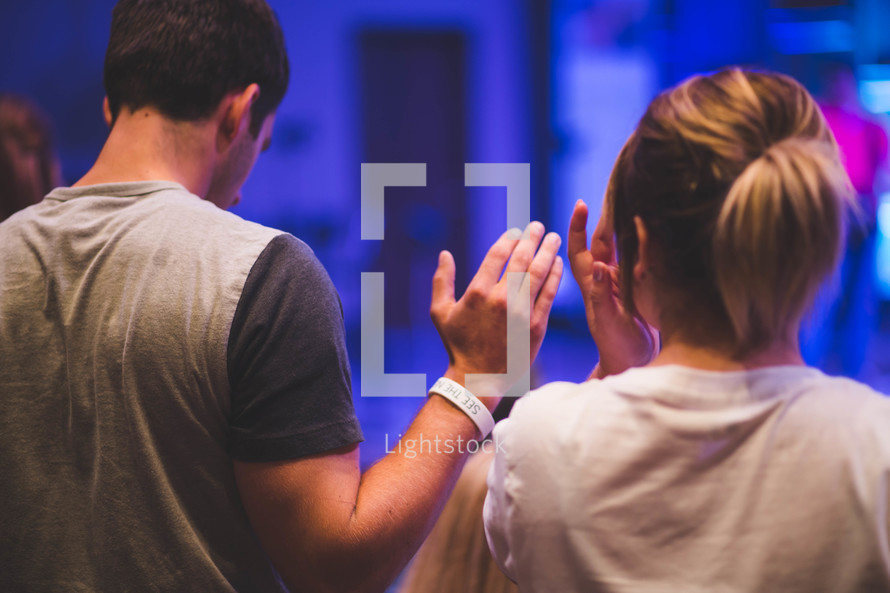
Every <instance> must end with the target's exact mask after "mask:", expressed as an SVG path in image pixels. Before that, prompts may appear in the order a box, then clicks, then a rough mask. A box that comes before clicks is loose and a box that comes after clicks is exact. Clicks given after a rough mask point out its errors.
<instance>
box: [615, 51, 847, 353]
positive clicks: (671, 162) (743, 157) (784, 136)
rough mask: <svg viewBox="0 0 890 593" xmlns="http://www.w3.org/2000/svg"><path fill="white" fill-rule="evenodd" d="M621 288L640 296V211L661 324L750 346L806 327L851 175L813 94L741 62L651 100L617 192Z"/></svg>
mask: <svg viewBox="0 0 890 593" xmlns="http://www.w3.org/2000/svg"><path fill="white" fill-rule="evenodd" d="M606 201H607V206H608V207H609V208H610V209H611V215H612V217H613V222H614V226H615V234H616V239H617V246H618V252H619V263H620V284H621V293H622V299H623V301H624V305H625V307H627V308H628V310H630V311H633V312H636V307H635V306H634V303H633V283H634V279H633V272H632V269H633V264H634V262H636V261H637V258H638V257H639V243H638V239H637V233H636V227H635V224H634V218H635V217H640V218H641V219H642V221H643V223H644V224H645V226H646V229H647V231H648V234H649V236H650V237H651V241H652V243H653V252H654V253H655V262H654V264H653V266H652V268H653V269H652V272H653V275H654V276H655V279H656V282H657V283H658V284H657V285H658V288H659V289H660V294H659V296H660V297H662V298H661V300H660V305H661V317H660V321H661V323H662V329H663V330H664V331H666V332H668V331H670V332H676V333H678V334H680V335H682V336H683V337H684V338H685V339H686V340H689V341H691V342H693V343H698V344H700V345H713V344H715V341H716V342H719V343H721V344H724V345H726V346H728V347H730V348H731V349H732V350H733V351H734V352H735V353H736V355H739V356H741V355H744V354H746V353H749V352H752V351H755V350H757V349H760V348H762V347H765V346H768V345H769V344H771V343H773V342H775V341H781V340H787V339H790V338H791V337H792V336H791V334H793V333H794V331H795V330H796V327H797V324H798V323H799V321H800V318H801V317H802V315H803V313H804V312H805V310H806V309H807V308H808V307H809V306H810V304H811V303H812V300H813V297H814V296H815V294H816V292H817V291H818V289H819V286H820V285H821V284H822V282H823V281H824V280H825V278H826V277H827V276H829V275H830V274H831V272H832V270H833V269H834V267H835V265H836V264H837V261H838V258H839V254H840V250H841V248H842V245H843V240H844V225H845V218H846V216H847V213H848V212H849V211H850V209H851V208H852V207H853V200H852V189H851V186H850V182H849V178H848V177H847V174H846V172H845V171H844V168H843V166H842V164H841V162H840V158H839V155H838V149H837V145H836V143H835V141H834V137H833V135H832V134H831V131H830V130H829V128H828V126H827V124H826V123H825V119H824V118H823V116H822V113H821V111H820V110H819V108H818V107H817V105H816V103H815V101H814V100H813V98H812V97H811V96H810V94H809V93H808V92H807V91H806V90H805V89H804V88H803V87H802V86H801V85H800V84H799V83H798V82H796V81H795V80H794V79H792V78H790V77H788V76H784V75H781V74H776V73H770V72H755V71H745V70H741V69H738V68H733V69H728V70H723V71H720V72H717V73H714V74H710V75H707V76H694V77H692V78H690V79H688V80H686V81H684V82H683V83H681V84H680V85H679V86H677V87H675V88H672V89H669V90H667V91H665V92H663V93H662V94H660V95H659V96H658V97H656V98H655V100H654V101H653V102H652V103H651V104H650V106H649V108H648V110H647V111H646V113H645V115H644V116H643V118H642V119H641V120H640V123H639V125H638V126H637V129H636V130H635V131H634V133H633V134H632V135H631V137H630V138H629V139H628V141H627V143H626V144H625V146H624V148H623V149H622V151H621V153H620V155H619V157H618V160H617V162H616V164H615V168H614V169H613V171H612V176H611V178H610V180H609V187H608V189H607V191H606Z"/></svg>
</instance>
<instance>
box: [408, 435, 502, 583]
mask: <svg viewBox="0 0 890 593" xmlns="http://www.w3.org/2000/svg"><path fill="white" fill-rule="evenodd" d="M493 459H494V454H493V453H487V452H485V451H484V450H481V451H480V452H479V453H476V454H475V455H473V456H472V457H471V458H470V459H469V461H467V465H466V466H465V467H464V471H463V472H462V473H461V475H460V478H459V479H458V481H457V484H456V485H455V487H454V492H453V493H452V494H451V497H450V498H449V499H448V503H447V504H446V505H445V508H444V509H443V511H442V515H441V516H440V517H439V520H438V521H437V522H436V526H435V527H434V528H433V531H432V532H431V533H430V536H429V537H428V538H427V540H426V542H425V543H424V544H423V547H421V548H420V551H419V552H418V553H417V555H416V556H415V557H414V561H413V562H412V563H411V566H410V568H409V569H408V572H407V573H406V575H405V580H404V582H403V584H402V585H401V587H400V589H399V593H518V591H519V589H518V588H517V587H516V585H515V584H514V583H513V582H512V581H510V580H509V579H508V578H507V577H506V576H504V573H503V572H501V570H500V569H499V568H498V567H497V565H496V564H495V562H494V558H492V556H491V552H489V551H488V543H487V542H486V539H485V530H484V527H483V525H482V505H483V503H484V502H485V494H486V492H487V488H486V483H485V479H486V476H487V475H488V468H489V467H490V466H491V462H492V460H493Z"/></svg>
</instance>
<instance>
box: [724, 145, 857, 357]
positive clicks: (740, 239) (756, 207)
mask: <svg viewBox="0 0 890 593" xmlns="http://www.w3.org/2000/svg"><path fill="white" fill-rule="evenodd" d="M853 204H854V201H853V200H852V188H851V185H850V181H849V178H848V176H847V174H846V172H845V171H844V169H843V167H842V166H841V163H840V161H839V159H838V154H837V149H836V147H835V146H834V144H833V143H831V142H827V141H825V140H821V139H815V138H799V137H797V138H795V137H792V138H788V139H785V140H782V141H781V142H778V143H776V144H774V145H772V146H770V147H768V148H767V149H766V151H765V152H764V153H763V154H762V155H761V156H760V157H758V158H756V159H755V160H754V161H752V162H751V163H749V164H748V166H747V167H746V168H745V170H744V171H743V172H742V173H741V175H739V176H738V178H737V179H736V180H735V181H734V182H733V184H732V185H731V186H730V188H729V191H728V193H727V195H726V199H725V201H724V202H723V205H722V207H721V210H720V213H719V216H718V219H717V224H716V227H715V230H714V235H713V253H714V264H715V270H716V279H717V288H718V290H719V292H720V296H721V297H722V300H723V305H724V307H725V310H726V312H727V314H728V317H729V320H730V322H731V324H732V329H733V331H734V333H735V338H736V340H735V342H736V345H737V347H738V349H739V350H740V352H745V351H750V350H752V349H756V348H757V347H758V346H761V345H765V344H768V343H771V342H773V341H776V340H784V339H788V338H789V337H791V336H789V335H787V334H788V332H789V331H790V330H791V329H792V328H793V327H796V326H794V325H791V323H792V322H796V321H799V319H800V317H801V316H802V314H803V312H804V311H805V310H806V309H807V308H808V307H809V305H810V304H811V302H812V299H813V297H814V296H815V294H816V292H817V291H818V288H819V285H820V284H821V282H822V280H823V279H824V278H825V277H826V276H828V275H829V274H830V273H831V271H832V270H833V269H834V267H835V265H836V264H837V260H838V258H839V253H840V251H841V248H842V245H843V237H844V227H845V223H844V221H845V218H846V216H847V214H848V212H849V208H850V206H851V205H853Z"/></svg>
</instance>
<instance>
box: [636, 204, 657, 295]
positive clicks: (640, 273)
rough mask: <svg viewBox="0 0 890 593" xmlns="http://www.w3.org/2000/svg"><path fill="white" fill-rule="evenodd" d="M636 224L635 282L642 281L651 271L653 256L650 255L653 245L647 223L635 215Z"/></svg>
mask: <svg viewBox="0 0 890 593" xmlns="http://www.w3.org/2000/svg"><path fill="white" fill-rule="evenodd" d="M634 226H635V227H636V230H637V244H638V249H637V262H636V263H635V264H634V269H633V273H634V282H640V281H641V280H643V278H645V277H646V275H647V274H648V273H649V271H650V266H651V265H652V261H651V257H650V256H649V250H650V249H651V248H652V245H651V244H650V241H649V232H648V231H647V230H646V225H645V223H644V222H643V219H642V218H640V217H639V216H634Z"/></svg>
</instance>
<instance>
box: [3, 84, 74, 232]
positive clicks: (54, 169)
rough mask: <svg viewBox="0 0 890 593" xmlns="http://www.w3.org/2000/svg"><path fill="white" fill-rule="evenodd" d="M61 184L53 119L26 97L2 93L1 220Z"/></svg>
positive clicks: (34, 202) (41, 197)
mask: <svg viewBox="0 0 890 593" xmlns="http://www.w3.org/2000/svg"><path fill="white" fill-rule="evenodd" d="M61 184H62V174H61V168H60V166H59V158H58V156H57V155H56V149H55V146H54V142H53V135H52V131H51V129H50V124H49V119H48V118H47V117H46V115H45V114H44V113H43V112H42V111H41V110H40V109H39V108H38V107H37V106H36V105H34V104H33V103H32V102H30V101H29V100H27V99H25V98H24V97H20V96H18V95H14V94H9V93H0V221H3V220H6V219H7V218H9V217H10V216H12V215H13V214H14V213H16V212H18V211H19V210H21V209H22V208H27V207H28V206H30V205H31V204H36V203H37V202H39V201H40V200H42V199H43V197H44V196H45V195H46V194H48V193H49V192H50V190H51V189H53V188H54V187H58V186H59V185H61Z"/></svg>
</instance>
